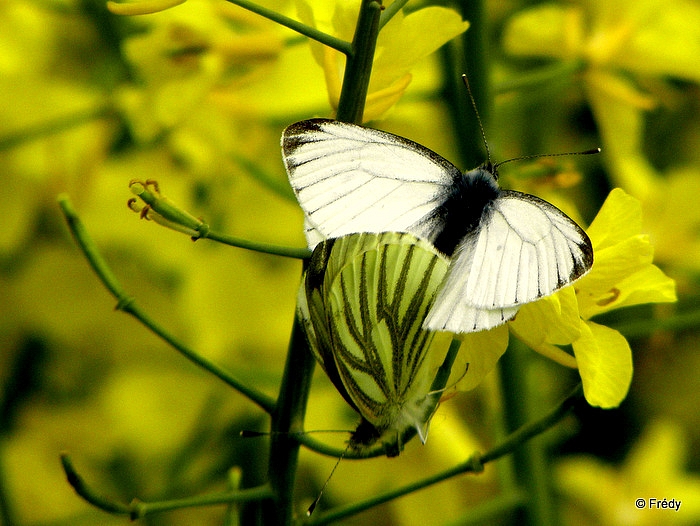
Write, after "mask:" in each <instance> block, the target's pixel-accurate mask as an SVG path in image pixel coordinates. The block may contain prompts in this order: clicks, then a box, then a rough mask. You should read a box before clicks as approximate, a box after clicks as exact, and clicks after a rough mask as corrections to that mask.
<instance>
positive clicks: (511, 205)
mask: <svg viewBox="0 0 700 526" xmlns="http://www.w3.org/2000/svg"><path fill="white" fill-rule="evenodd" d="M483 223H484V224H483V225H482V227H481V228H479V229H478V230H475V231H474V232H473V233H471V234H469V235H468V236H467V237H466V238H465V240H464V241H463V242H462V243H461V244H460V246H459V247H458V251H457V252H456V253H455V255H454V258H453V260H452V263H451V265H450V270H449V272H448V276H447V278H446V279H445V283H444V286H443V287H442V289H441V291H440V293H439V295H438V297H437V299H436V301H435V307H433V309H432V310H431V312H430V314H429V315H428V317H427V319H426V322H425V327H426V328H429V329H432V330H449V331H453V332H470V331H473V330H483V329H489V328H491V327H495V326H496V325H500V324H501V323H503V322H504V321H507V320H509V319H511V318H512V317H513V316H515V314H516V313H517V309H518V308H519V307H520V306H521V305H523V304H525V303H529V302H531V301H534V300H536V299H538V298H541V297H544V296H548V295H550V294H552V293H554V292H555V291H557V290H558V289H560V288H562V287H564V286H566V285H569V284H570V283H572V282H573V281H574V280H576V279H578V278H579V277H581V276H582V275H583V274H584V273H586V272H587V271H588V270H589V269H590V267H591V265H592V264H593V249H592V247H591V243H590V240H589V239H588V236H587V235H586V234H585V232H583V230H581V229H580V228H579V227H578V225H576V223H574V222H573V221H572V220H571V219H569V217H567V216H566V215H565V214H564V213H563V212H562V211H561V210H559V209H558V208H556V207H554V206H552V205H551V204H549V203H547V202H546V201H543V200H541V199H539V198H537V197H534V196H531V195H527V194H521V193H519V192H511V191H503V192H501V196H500V197H499V199H497V200H496V201H494V203H493V204H492V209H491V210H489V211H487V215H486V216H485V217H484V219H483ZM480 311H483V312H480Z"/></svg>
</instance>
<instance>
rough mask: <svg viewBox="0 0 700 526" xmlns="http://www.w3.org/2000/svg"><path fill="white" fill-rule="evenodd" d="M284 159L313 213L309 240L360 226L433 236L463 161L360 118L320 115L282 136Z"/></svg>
mask: <svg viewBox="0 0 700 526" xmlns="http://www.w3.org/2000/svg"><path fill="white" fill-rule="evenodd" d="M282 157H283V159H284V164H285V167H286V169H287V174H288V175H289V182H290V184H291V186H292V188H293V189H294V192H295V194H296V196H297V199H298V201H299V204H300V205H301V207H302V209H303V210H304V212H305V213H306V230H307V241H308V244H309V247H310V248H313V247H314V246H315V245H316V244H317V243H318V242H319V239H320V237H325V238H328V237H340V236H343V235H346V234H353V233H357V232H375V233H378V232H389V231H393V232H410V233H412V234H414V235H416V236H418V237H421V238H425V239H427V240H429V241H432V240H433V239H434V238H435V237H436V236H437V234H438V231H439V229H440V227H441V225H440V224H439V218H438V217H437V216H436V214H435V210H437V209H438V208H439V207H440V205H442V204H443V203H444V202H445V201H446V200H447V198H448V197H449V195H450V193H451V192H452V191H453V188H454V186H455V183H456V182H457V181H459V180H460V179H461V178H462V173H461V172H460V171H459V169H458V168H457V167H455V166H454V165H453V164H451V163H450V162H449V161H447V160H446V159H443V158H442V157H440V156H439V155H438V154H436V153H435V152H433V151H431V150H429V149H428V148H425V147H424V146H421V145H420V144H418V143H415V142H413V141H410V140H408V139H405V138H403V137H399V136H397V135H392V134H390V133H386V132H382V131H379V130H373V129H370V128H364V127H362V126H356V125H354V124H349V123H344V122H339V121H333V120H326V119H312V120H307V121H301V122H297V123H295V124H292V125H291V126H289V127H288V128H287V129H286V130H284V132H283V134H282Z"/></svg>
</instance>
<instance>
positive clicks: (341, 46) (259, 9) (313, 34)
mask: <svg viewBox="0 0 700 526" xmlns="http://www.w3.org/2000/svg"><path fill="white" fill-rule="evenodd" d="M227 1H228V2H230V3H232V4H234V5H237V6H239V7H242V8H243V9H247V10H248V11H251V12H252V13H255V14H258V15H260V16H262V17H265V18H267V19H269V20H272V21H273V22H276V23H277V24H279V25H281V26H284V27H288V28H289V29H291V30H292V31H296V32H297V33H299V34H301V35H304V36H307V37H309V38H310V39H312V40H315V41H316V42H320V43H321V44H324V45H326V46H328V47H330V48H333V49H335V50H337V51H340V52H341V53H343V54H344V55H349V54H350V53H351V45H350V43H349V42H346V41H345V40H341V39H339V38H336V37H334V36H331V35H328V34H326V33H324V32H323V31H319V30H318V29H316V28H314V27H311V26H307V25H306V24H302V23H301V22H299V21H298V20H294V19H293V18H289V17H287V16H284V15H281V14H279V13H278V12H276V11H274V10H272V9H268V8H266V7H263V6H261V5H258V4H256V3H254V2H249V1H248V0H227Z"/></svg>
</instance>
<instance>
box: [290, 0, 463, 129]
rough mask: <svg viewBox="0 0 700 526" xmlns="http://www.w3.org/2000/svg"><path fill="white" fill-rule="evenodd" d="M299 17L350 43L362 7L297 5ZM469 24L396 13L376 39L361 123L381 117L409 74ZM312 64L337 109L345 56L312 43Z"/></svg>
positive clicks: (442, 11)
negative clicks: (319, 68) (318, 70)
mask: <svg viewBox="0 0 700 526" xmlns="http://www.w3.org/2000/svg"><path fill="white" fill-rule="evenodd" d="M298 5H299V17H300V18H301V19H302V21H303V22H304V23H306V24H308V25H309V26H313V27H316V28H317V29H320V30H321V31H324V32H325V33H328V34H330V35H333V36H336V37H338V38H341V39H343V40H346V41H348V42H350V41H352V38H353V32H354V29H355V24H356V22H357V14H358V12H359V5H360V2H359V1H358V0H336V2H326V1H318V0H300V1H299V3H298ZM468 27H469V22H465V21H463V20H462V18H461V16H460V15H459V14H458V13H457V12H456V11H454V10H452V9H446V8H443V7H435V6H432V7H426V8H423V9H419V10H417V11H414V12H413V13H410V14H408V15H404V14H403V12H402V11H399V12H398V13H397V14H396V15H394V17H393V18H392V19H391V21H389V23H387V24H386V26H384V27H383V28H382V29H381V31H380V33H379V37H378V39H377V48H376V54H375V58H374V64H373V67H372V77H371V79H370V84H369V91H368V95H367V103H366V106H365V112H364V118H363V120H364V121H365V122H367V121H371V120H374V119H377V118H379V117H381V116H382V115H384V114H385V113H386V112H387V111H388V110H389V109H390V108H391V107H392V106H393V105H394V104H396V102H397V101H398V100H399V99H400V98H401V96H402V95H403V93H404V91H405V90H406V88H407V87H408V85H409V84H410V82H411V69H412V68H413V67H414V65H415V64H416V63H417V62H419V61H420V60H421V59H423V58H425V57H427V56H428V55H430V54H431V53H433V52H434V51H436V50H437V49H438V48H440V47H441V46H442V45H443V44H445V43H446V42H448V41H450V40H451V39H453V38H454V37H456V36H458V35H460V34H462V33H463V32H464V31H466V30H467V28H468ZM311 49H312V52H313V54H314V58H315V59H316V62H317V63H318V64H319V65H320V66H321V67H322V68H323V71H324V74H325V79H326V86H327V88H328V98H329V101H330V104H331V106H332V107H333V109H337V107H338V101H339V99H340V90H341V87H342V80H343V73H344V69H345V56H344V55H343V54H342V53H340V52H338V51H336V50H334V49H330V48H328V47H325V46H323V45H321V44H318V43H315V42H312V43H311Z"/></svg>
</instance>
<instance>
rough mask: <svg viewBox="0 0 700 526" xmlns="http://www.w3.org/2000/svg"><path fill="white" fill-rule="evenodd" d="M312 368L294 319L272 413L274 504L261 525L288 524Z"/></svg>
mask: <svg viewBox="0 0 700 526" xmlns="http://www.w3.org/2000/svg"><path fill="white" fill-rule="evenodd" d="M315 365H316V359H315V358H314V357H313V354H311V352H310V351H309V349H308V348H307V344H306V338H305V336H304V333H303V329H302V328H301V325H300V324H299V321H298V318H297V317H295V319H294V327H293V328H292V335H291V338H290V342H289V352H288V354H287V362H286V364H285V368H284V375H283V377H282V385H281V386H280V392H279V397H278V399H277V406H276V407H275V410H274V411H273V413H272V425H271V433H272V435H271V439H270V459H269V464H268V466H269V470H268V477H269V481H270V486H271V487H272V490H273V492H274V495H275V505H274V506H271V507H268V508H267V509H265V510H264V517H265V522H264V523H265V524H274V525H276V526H285V525H288V524H291V522H292V516H293V514H294V502H293V495H294V481H295V479H296V471H297V461H298V458H299V441H298V440H296V438H295V436H294V434H295V433H299V432H300V431H302V430H303V427H304V417H305V415H306V405H307V401H308V398H309V390H310V389H311V379H312V377H313V371H314V367H315Z"/></svg>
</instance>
